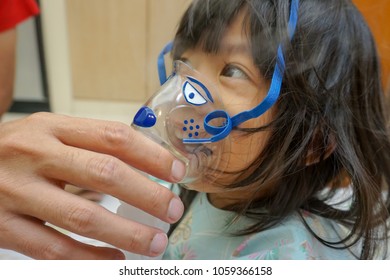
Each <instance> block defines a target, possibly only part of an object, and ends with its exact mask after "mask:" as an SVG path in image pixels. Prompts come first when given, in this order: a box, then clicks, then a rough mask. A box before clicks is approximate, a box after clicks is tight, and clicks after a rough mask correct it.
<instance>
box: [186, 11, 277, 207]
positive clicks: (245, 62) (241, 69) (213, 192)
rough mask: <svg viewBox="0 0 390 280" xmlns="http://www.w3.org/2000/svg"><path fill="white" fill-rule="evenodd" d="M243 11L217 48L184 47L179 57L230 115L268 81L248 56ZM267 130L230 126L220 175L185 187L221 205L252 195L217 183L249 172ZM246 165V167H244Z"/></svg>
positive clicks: (261, 93) (250, 103) (266, 117)
mask: <svg viewBox="0 0 390 280" xmlns="http://www.w3.org/2000/svg"><path fill="white" fill-rule="evenodd" d="M244 15H245V14H244V13H240V14H239V15H238V16H237V17H236V19H235V20H234V21H233V22H232V24H231V25H230V26H229V27H228V28H227V30H226V32H225V34H224V36H223V38H222V41H221V44H220V49H219V52H218V53H216V54H210V53H205V52H204V51H202V49H201V47H197V48H194V49H189V50H187V51H185V52H184V53H183V55H182V57H181V60H183V61H184V62H186V63H187V64H189V65H190V66H192V67H193V68H194V69H196V70H197V71H198V72H200V73H202V74H203V75H204V76H205V77H207V78H208V80H209V81H210V82H211V83H213V84H214V85H215V86H216V87H217V88H218V92H219V94H220V96H221V99H222V101H223V103H224V105H225V109H226V111H227V112H228V113H229V115H230V116H234V115H236V114H238V113H240V112H242V111H244V110H250V109H252V108H253V107H255V106H256V105H258V104H259V103H260V102H261V101H262V100H263V98H264V97H265V96H266V94H267V91H268V88H269V82H268V81H266V80H265V79H264V78H263V77H262V75H261V74H260V72H259V70H258V69H257V67H256V66H255V65H254V62H253V59H252V52H251V47H250V44H249V41H248V37H247V35H246V34H248V33H246V32H244V30H243V19H244ZM271 117H272V110H269V111H268V112H266V113H265V114H263V115H262V116H261V117H259V118H256V119H251V120H249V121H246V122H244V123H243V124H241V125H240V126H239V127H240V128H256V127H260V126H263V125H265V124H267V123H269V122H270V120H271ZM268 134H269V133H268V132H258V133H251V134H246V133H244V132H240V131H237V130H233V131H232V132H231V134H230V138H231V143H230V148H229V151H230V152H229V153H224V154H223V158H222V160H221V164H223V165H224V166H223V167H221V169H222V170H225V172H224V173H223V175H221V177H220V178H218V179H217V182H216V183H217V184H213V185H212V184H209V185H207V184H204V183H203V182H202V183H198V184H196V183H194V184H189V185H188V186H187V187H188V188H189V189H193V190H197V191H200V192H207V193H210V195H209V198H210V200H211V201H212V202H213V203H214V204H215V205H216V206H224V205H226V204H228V203H229V202H232V201H233V200H234V201H235V200H236V199H235V198H236V197H239V198H240V199H247V197H246V195H247V196H252V194H250V193H249V192H248V188H245V189H243V188H241V189H239V190H238V189H234V190H227V189H226V188H224V187H221V186H219V184H223V185H228V184H230V183H233V182H235V181H236V180H237V179H238V178H240V177H241V176H247V175H248V174H249V173H251V170H250V169H249V168H248V167H249V166H250V164H251V163H252V162H253V161H254V160H255V159H256V158H257V157H258V156H259V154H260V152H261V151H262V149H263V147H264V145H265V143H266V141H267V139H268V137H269V135H268ZM248 169H249V170H248Z"/></svg>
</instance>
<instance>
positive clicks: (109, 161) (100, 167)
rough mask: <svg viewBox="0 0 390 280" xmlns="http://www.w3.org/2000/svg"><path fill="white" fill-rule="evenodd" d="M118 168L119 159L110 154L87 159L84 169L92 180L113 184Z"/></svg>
mask: <svg viewBox="0 0 390 280" xmlns="http://www.w3.org/2000/svg"><path fill="white" fill-rule="evenodd" d="M118 168H119V160H118V159H116V158H115V157H112V156H104V157H98V158H92V159H90V160H89V161H88V163H87V167H86V169H87V170H86V171H87V174H89V175H90V176H91V177H92V179H93V180H95V181H97V182H99V183H101V184H104V185H110V184H113V182H114V179H115V177H116V173H117V171H118Z"/></svg>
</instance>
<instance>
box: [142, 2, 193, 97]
mask: <svg viewBox="0 0 390 280" xmlns="http://www.w3.org/2000/svg"><path fill="white" fill-rule="evenodd" d="M147 2H148V7H147V11H148V37H147V40H148V43H147V44H148V46H149V47H148V51H147V60H146V67H147V95H148V96H150V95H152V94H153V93H154V92H155V91H156V89H157V88H158V87H159V85H160V83H159V81H158V74H157V57H158V54H159V53H160V51H161V50H162V48H163V47H164V46H165V45H166V44H167V43H168V42H169V41H171V40H172V39H173V37H174V35H175V33H176V29H177V26H178V24H179V20H180V18H181V16H182V14H183V13H184V11H185V10H186V8H187V7H188V6H189V4H190V3H191V0H147ZM167 66H168V61H167Z"/></svg>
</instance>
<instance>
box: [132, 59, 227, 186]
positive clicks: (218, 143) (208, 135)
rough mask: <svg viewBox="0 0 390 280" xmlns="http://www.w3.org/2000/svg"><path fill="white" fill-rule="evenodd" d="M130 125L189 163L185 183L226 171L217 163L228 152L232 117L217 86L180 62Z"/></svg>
mask: <svg viewBox="0 0 390 280" xmlns="http://www.w3.org/2000/svg"><path fill="white" fill-rule="evenodd" d="M132 126H133V127H134V128H135V129H136V130H138V131H140V132H142V133H143V134H145V135H146V136H147V137H149V138H151V139H152V140H154V141H155V142H156V143H158V144H160V145H162V146H163V147H165V148H166V149H168V150H169V151H170V152H171V153H172V154H173V155H175V156H176V157H177V158H178V159H180V160H181V161H183V162H184V163H185V165H186V175H185V177H184V179H183V180H182V182H181V183H193V182H197V181H200V180H212V179H211V177H213V178H215V176H217V175H216V173H219V172H221V171H223V170H218V171H217V168H216V167H218V166H219V162H220V160H221V156H222V153H227V152H229V133H230V131H231V129H232V125H231V121H230V118H229V116H228V115H227V113H226V111H225V109H224V105H223V103H222V100H221V98H220V96H219V94H218V91H217V88H216V87H215V86H214V85H213V84H212V83H210V82H209V81H208V80H207V78H206V77H203V76H202V74H201V73H199V72H197V71H196V70H194V69H193V68H192V67H191V66H189V65H187V64H186V63H184V62H182V61H175V62H174V63H173V72H172V74H171V76H170V77H169V78H168V79H167V80H166V81H165V82H164V83H163V85H162V87H161V88H160V90H158V91H157V92H156V93H155V94H154V95H153V96H152V97H151V98H150V99H149V101H148V102H147V103H146V104H145V105H144V106H143V107H142V108H141V109H140V110H139V111H138V113H137V114H136V115H135V117H134V120H133V124H132ZM208 174H209V175H210V176H207V175H208ZM213 174H214V175H213ZM206 178H207V179H206Z"/></svg>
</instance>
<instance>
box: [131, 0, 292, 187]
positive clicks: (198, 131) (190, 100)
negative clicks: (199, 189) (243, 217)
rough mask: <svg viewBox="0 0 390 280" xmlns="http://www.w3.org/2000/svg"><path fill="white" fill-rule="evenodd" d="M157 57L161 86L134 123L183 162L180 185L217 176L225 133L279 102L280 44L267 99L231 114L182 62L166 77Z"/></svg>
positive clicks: (226, 144)
mask: <svg viewBox="0 0 390 280" xmlns="http://www.w3.org/2000/svg"><path fill="white" fill-rule="evenodd" d="M298 6H299V1H298V0H292V1H291V7H290V18H289V22H288V33H289V37H290V40H291V39H292V37H293V36H294V32H295V28H296V25H297V21H298ZM171 49H172V43H170V44H168V45H167V46H166V47H165V48H164V49H163V51H162V52H161V54H160V57H159V59H158V68H159V78H160V83H161V84H162V87H161V89H160V90H159V91H158V92H156V93H155V94H154V95H153V96H152V97H151V98H150V99H149V100H148V101H147V103H146V104H145V105H144V106H143V107H142V108H141V109H140V110H139V111H138V113H137V114H136V115H135V117H134V120H133V124H132V125H133V127H134V128H135V129H136V130H139V131H141V132H142V133H144V134H145V135H146V136H148V137H149V138H151V139H152V140H154V141H155V142H157V143H159V144H160V145H162V146H164V147H165V148H167V149H168V150H170V151H171V152H172V153H173V154H174V155H175V156H176V157H178V158H179V159H181V160H182V161H184V163H185V164H186V166H187V174H186V177H185V179H184V180H183V181H182V182H181V183H192V182H197V181H199V180H207V181H208V183H210V181H212V180H215V179H216V178H217V177H218V174H221V172H223V171H224V170H222V168H221V167H220V165H219V163H220V160H221V155H222V153H229V146H230V145H229V141H230V140H229V134H230V132H231V131H232V128H233V127H237V126H238V125H240V124H242V123H244V122H246V121H248V120H250V119H254V118H258V117H259V116H261V115H262V114H264V113H265V112H266V111H267V110H269V109H270V108H271V107H272V106H273V105H274V104H275V102H276V101H277V99H278V97H279V94H280V90H281V86H282V81H283V75H284V71H285V61H284V56H283V50H282V46H281V45H279V47H278V49H277V62H276V64H275V68H274V73H273V76H272V80H271V83H270V88H269V90H268V93H267V95H266V96H265V98H264V99H263V100H262V101H261V102H260V103H259V104H258V105H257V106H255V107H254V108H252V109H250V110H247V111H243V112H240V113H238V114H236V115H234V116H229V114H228V113H227V112H226V111H225V109H224V106H223V104H222V102H221V98H220V96H219V93H218V91H217V90H216V87H215V86H213V85H212V84H211V83H209V82H208V81H207V79H206V78H205V77H202V75H201V74H200V73H198V72H197V71H195V70H194V69H192V68H191V67H190V66H188V65H187V64H185V63H184V62H182V61H175V62H174V65H173V73H172V75H171V76H170V77H168V78H166V72H165V64H164V54H166V53H168V52H170V51H171Z"/></svg>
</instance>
